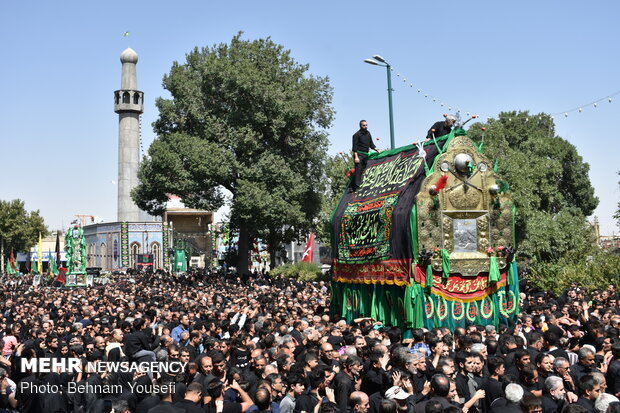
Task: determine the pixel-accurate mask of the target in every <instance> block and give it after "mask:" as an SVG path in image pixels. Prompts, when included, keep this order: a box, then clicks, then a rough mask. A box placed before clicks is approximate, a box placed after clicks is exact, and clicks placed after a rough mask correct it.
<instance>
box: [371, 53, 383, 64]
mask: <svg viewBox="0 0 620 413" xmlns="http://www.w3.org/2000/svg"><path fill="white" fill-rule="evenodd" d="M372 57H373V58H375V59H376V60H378V61H380V62H381V63H386V62H385V59H384V58H383V57H381V56H379V55H378V54H375V55H373V56H372Z"/></svg>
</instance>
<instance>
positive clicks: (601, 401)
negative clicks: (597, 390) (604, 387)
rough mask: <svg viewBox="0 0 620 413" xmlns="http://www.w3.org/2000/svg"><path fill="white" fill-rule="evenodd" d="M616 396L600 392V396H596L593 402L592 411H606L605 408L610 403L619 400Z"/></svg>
mask: <svg viewBox="0 0 620 413" xmlns="http://www.w3.org/2000/svg"><path fill="white" fill-rule="evenodd" d="M619 401H620V400H618V398H617V397H616V396H613V395H611V394H609V393H601V395H600V396H598V397H597V398H596V401H595V402H594V411H595V412H596V413H607V408H608V407H609V405H610V404H611V403H614V402H619Z"/></svg>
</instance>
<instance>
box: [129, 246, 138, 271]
mask: <svg viewBox="0 0 620 413" xmlns="http://www.w3.org/2000/svg"><path fill="white" fill-rule="evenodd" d="M129 250H130V251H131V255H130V257H129V266H130V267H131V268H136V263H137V262H138V254H140V244H138V243H137V242H133V243H132V244H131V246H130V247H129Z"/></svg>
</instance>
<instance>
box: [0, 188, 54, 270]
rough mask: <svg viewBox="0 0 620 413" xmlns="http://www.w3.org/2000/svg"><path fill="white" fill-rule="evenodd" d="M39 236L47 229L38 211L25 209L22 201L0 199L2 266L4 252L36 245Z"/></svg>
mask: <svg viewBox="0 0 620 413" xmlns="http://www.w3.org/2000/svg"><path fill="white" fill-rule="evenodd" d="M39 233H41V236H47V235H48V234H49V231H48V229H47V227H46V226H45V223H44V222H43V217H42V216H41V215H40V214H39V211H38V210H37V211H31V212H28V211H26V208H25V206H24V201H22V200H19V199H14V200H12V201H2V200H0V257H2V266H3V267H2V268H4V262H5V261H4V257H5V252H6V253H10V251H11V250H14V251H15V252H17V251H28V250H30V248H32V247H33V246H34V245H36V243H37V241H38V239H39Z"/></svg>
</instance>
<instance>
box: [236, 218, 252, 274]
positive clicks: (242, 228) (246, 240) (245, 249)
mask: <svg viewBox="0 0 620 413" xmlns="http://www.w3.org/2000/svg"><path fill="white" fill-rule="evenodd" d="M249 250H250V233H249V231H248V227H247V225H246V224H245V223H240V224H239V245H238V252H239V261H238V262H237V273H238V274H239V275H244V274H249V272H250V269H249V265H248V261H249V258H250V255H249V252H250V251H249Z"/></svg>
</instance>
